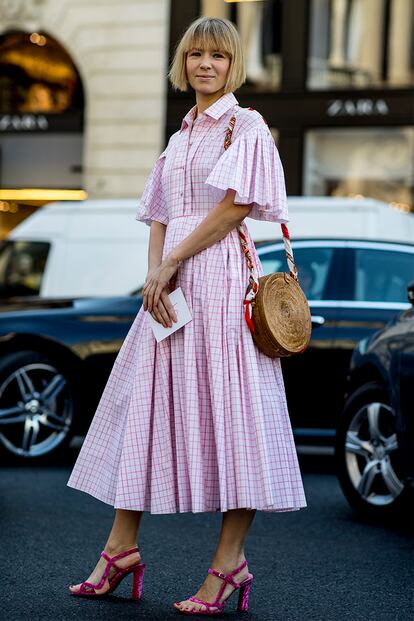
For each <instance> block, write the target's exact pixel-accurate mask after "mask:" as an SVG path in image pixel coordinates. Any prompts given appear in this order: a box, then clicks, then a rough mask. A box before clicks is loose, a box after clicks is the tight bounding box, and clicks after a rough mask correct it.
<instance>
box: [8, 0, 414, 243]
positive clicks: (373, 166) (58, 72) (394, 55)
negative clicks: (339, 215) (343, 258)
mask: <svg viewBox="0 0 414 621" xmlns="http://www.w3.org/2000/svg"><path fill="white" fill-rule="evenodd" d="M199 15H211V16H222V17H227V18H230V19H231V20H232V21H234V22H235V23H236V24H237V27H238V29H239V32H240V35H241V38H242V42H243V46H244V49H245V54H246V60H247V81H246V84H245V85H243V86H242V87H241V88H240V89H239V90H238V91H237V92H236V96H237V98H238V99H239V101H240V103H241V105H242V106H252V107H254V108H256V109H258V110H259V111H260V112H261V113H262V114H263V116H264V117H265V118H266V120H267V122H268V124H269V126H270V128H271V130H272V133H273V135H274V137H275V141H276V144H277V146H278V148H279V151H280V154H281V158H282V161H283V164H284V169H285V176H286V184H287V190H288V194H290V195H302V194H306V195H328V196H329V195H332V196H335V195H336V196H371V197H374V198H379V199H382V200H386V201H388V202H390V203H392V204H393V205H394V206H395V207H396V208H398V209H402V210H406V211H408V210H413V209H414V208H413V203H414V200H413V194H414V178H413V177H414V173H413V166H412V162H413V160H414V129H413V84H414V34H413V33H414V3H413V2H412V0H244V1H230V0H229V1H226V0H117V2H113V0H13V1H12V2H11V1H10V0H0V237H4V235H5V234H7V232H8V231H9V230H10V229H11V228H13V226H15V225H16V224H17V223H18V222H19V221H20V220H22V219H24V218H25V217H27V215H29V214H30V213H32V212H33V210H34V209H36V208H37V206H39V205H42V204H44V203H45V202H47V201H49V200H52V199H59V198H65V199H70V198H75V199H78V198H84V197H85V196H88V197H90V198H111V197H131V196H138V195H139V194H140V192H141V191H142V189H143V186H144V183H145V180H146V178H147V175H148V172H149V171H150V169H151V167H152V166H153V163H154V161H155V159H156V158H157V156H158V155H159V153H160V151H161V150H162V148H163V146H164V145H165V143H166V141H167V140H168V137H169V136H170V135H171V134H172V133H173V132H174V131H176V130H177V129H178V128H179V126H180V123H181V119H182V117H183V116H184V115H185V113H186V112H187V111H188V109H189V108H190V107H191V106H192V105H193V104H194V101H195V100H194V94H193V93H192V92H188V93H177V92H174V91H173V90H172V89H171V87H170V86H169V85H168V81H167V77H166V76H167V70H168V64H169V61H170V60H171V58H172V54H173V49H174V46H175V44H176V43H177V41H178V40H179V38H180V36H181V34H182V32H183V31H184V29H185V28H186V26H187V25H188V24H189V23H190V22H191V21H192V20H193V19H195V18H196V17H198V16H199Z"/></svg>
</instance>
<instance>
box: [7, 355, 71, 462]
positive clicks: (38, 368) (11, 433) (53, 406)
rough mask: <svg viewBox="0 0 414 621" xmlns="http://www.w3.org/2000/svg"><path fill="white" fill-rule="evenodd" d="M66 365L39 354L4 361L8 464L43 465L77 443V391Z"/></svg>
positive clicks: (11, 357)
mask: <svg viewBox="0 0 414 621" xmlns="http://www.w3.org/2000/svg"><path fill="white" fill-rule="evenodd" d="M72 375H73V374H72V372H71V371H70V369H69V368H66V366H65V365H64V364H62V363H61V362H59V361H57V360H53V359H52V358H51V357H49V356H47V355H45V354H42V353H40V352H37V351H20V352H12V353H8V354H6V355H4V356H2V358H1V361H0V451H1V452H2V454H3V455H4V456H5V457H6V459H7V461H8V462H11V463H13V462H18V463H26V464H33V463H42V462H47V461H49V460H51V458H56V456H57V455H63V454H64V453H65V452H66V449H67V447H68V445H69V443H70V441H71V439H72V436H73V429H74V419H75V412H76V401H77V399H76V393H77V391H76V389H75V385H74V382H73V380H72Z"/></svg>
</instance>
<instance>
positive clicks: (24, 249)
mask: <svg viewBox="0 0 414 621" xmlns="http://www.w3.org/2000/svg"><path fill="white" fill-rule="evenodd" d="M49 250H50V244H49V243H47V242H37V241H22V240H20V241H17V240H16V241H12V240H7V241H3V242H0V297H1V298H9V297H14V296H21V295H39V293H40V287H41V284H42V279H43V274H44V270H45V266H46V260H47V256H48V253H49Z"/></svg>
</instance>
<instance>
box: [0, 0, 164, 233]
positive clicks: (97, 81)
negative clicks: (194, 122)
mask: <svg viewBox="0 0 414 621" xmlns="http://www.w3.org/2000/svg"><path fill="white" fill-rule="evenodd" d="M169 8H170V7H169V2H168V0H117V1H116V2H113V1H112V0H76V1H73V0H13V2H10V1H9V0H0V86H1V88H0V91H1V95H0V154H1V159H0V186H1V190H0V192H1V194H0V198H1V203H0V208H1V211H0V221H1V229H2V231H1V233H2V236H3V235H4V234H5V233H6V232H7V230H9V229H10V228H12V227H13V226H14V225H15V224H17V222H19V221H20V220H21V219H23V218H24V217H26V216H27V215H28V214H29V213H31V211H33V209H34V208H35V207H36V206H37V205H40V204H43V203H44V202H45V201H46V200H50V197H51V196H52V197H55V198H60V197H63V198H71V197H74V198H82V197H84V196H86V195H87V196H89V197H91V198H111V197H131V196H138V195H139V193H140V192H141V191H142V188H143V185H144V183H145V179H146V177H147V175H148V172H149V170H150V169H151V167H152V165H153V163H154V160H155V159H156V157H157V156H158V155H159V152H160V149H161V147H162V143H163V140H164V127H165V108H166V78H165V76H166V71H167V66H166V65H167V57H168V32H169V29H168V24H169ZM11 190H13V192H11ZM16 190H19V192H16ZM23 190H26V192H24V191H23ZM27 190H31V192H28V191H27ZM35 190H36V191H35ZM46 190H48V192H46ZM52 190H53V191H54V192H52ZM11 208H12V209H11Z"/></svg>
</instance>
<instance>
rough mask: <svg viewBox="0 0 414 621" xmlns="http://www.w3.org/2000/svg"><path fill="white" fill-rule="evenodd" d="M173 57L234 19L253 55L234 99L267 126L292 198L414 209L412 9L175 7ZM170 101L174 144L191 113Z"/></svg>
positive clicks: (395, 0)
mask: <svg viewBox="0 0 414 621" xmlns="http://www.w3.org/2000/svg"><path fill="white" fill-rule="evenodd" d="M171 6H172V9H171V33H170V55H171V53H172V49H173V46H174V44H175V42H176V41H177V39H178V38H179V36H180V34H181V32H182V31H183V29H184V28H185V26H186V25H187V24H188V23H189V22H190V21H191V20H192V19H195V18H196V17H197V16H198V15H200V14H204V15H210V16H220V17H227V18H230V19H231V20H232V21H234V22H235V23H236V24H237V27H238V30H239V32H240V34H241V37H242V42H243V46H244V50H245V54H246V63H247V81H246V84H245V85H243V86H242V87H241V88H240V89H239V90H238V91H237V92H236V97H237V98H238V100H239V102H240V104H241V105H242V106H252V107H254V108H256V109H257V110H259V111H260V112H261V113H262V114H263V116H264V117H265V119H266V120H267V122H268V124H269V126H270V127H271V129H272V132H273V134H274V136H275V140H276V143H277V145H278V148H279V151H280V154H281V158H282V162H283V164H284V169H285V176H286V184H287V190H288V194H289V195H311V196H315V195H316V196H317V195H319V196H354V197H355V196H361V197H363V196H367V197H373V198H377V199H381V200H385V201H387V202H389V203H391V204H392V205H393V206H395V207H396V208H397V209H401V210H403V211H410V210H411V211H413V210H414V207H413V203H414V200H413V198H414V172H413V162H414V129H413V111H414V99H413V85H414V2H412V0H250V1H238V2H237V1H225V0H200V1H197V0H193V1H191V2H188V1H187V0H172V3H171ZM193 99H194V98H193V95H192V94H191V93H188V94H187V93H185V94H178V93H174V92H173V91H172V90H171V89H170V90H169V92H168V108H167V136H166V137H168V136H169V135H170V134H171V133H172V132H173V131H175V130H176V129H177V127H179V123H180V120H181V118H182V116H183V115H184V114H185V112H186V111H187V110H188V108H189V107H190V106H191V105H193Z"/></svg>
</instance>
